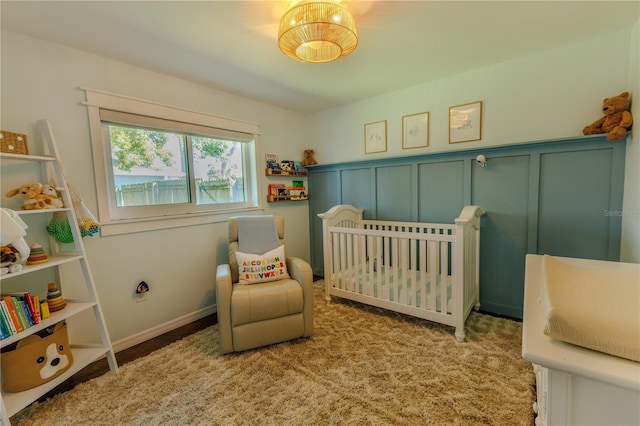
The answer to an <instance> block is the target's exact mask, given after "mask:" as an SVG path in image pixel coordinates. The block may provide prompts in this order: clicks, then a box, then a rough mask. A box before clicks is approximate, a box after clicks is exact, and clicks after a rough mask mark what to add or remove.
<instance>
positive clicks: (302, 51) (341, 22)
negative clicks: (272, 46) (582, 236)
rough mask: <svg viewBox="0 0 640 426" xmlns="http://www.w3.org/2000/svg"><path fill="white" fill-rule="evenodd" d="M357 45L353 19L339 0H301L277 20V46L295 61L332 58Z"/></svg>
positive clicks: (316, 61) (337, 57)
mask: <svg viewBox="0 0 640 426" xmlns="http://www.w3.org/2000/svg"><path fill="white" fill-rule="evenodd" d="M357 45H358V29H357V28H356V21H355V19H353V15H351V13H349V10H348V9H347V7H346V6H345V5H343V4H341V3H340V0H302V1H301V2H299V3H297V4H294V5H293V6H292V7H290V8H289V10H288V11H287V13H285V14H284V16H283V17H282V19H281V20H280V29H279V30H278V46H279V47H280V50H282V52H283V53H284V54H285V55H287V56H289V57H291V58H293V59H297V60H299V61H303V62H313V63H321V62H331V61H335V60H337V59H340V58H342V57H344V56H347V55H348V54H350V53H351V52H353V51H354V50H355V48H356V46H357Z"/></svg>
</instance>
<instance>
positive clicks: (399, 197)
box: [375, 164, 416, 221]
mask: <svg viewBox="0 0 640 426" xmlns="http://www.w3.org/2000/svg"><path fill="white" fill-rule="evenodd" d="M411 169H412V167H411V165H410V164H403V165H392V166H378V167H376V169H375V170H376V179H375V183H376V190H375V196H376V219H377V220H398V221H410V220H411V217H412V212H413V204H414V201H415V199H416V194H415V190H414V189H413V188H412V186H413V185H412V179H411Z"/></svg>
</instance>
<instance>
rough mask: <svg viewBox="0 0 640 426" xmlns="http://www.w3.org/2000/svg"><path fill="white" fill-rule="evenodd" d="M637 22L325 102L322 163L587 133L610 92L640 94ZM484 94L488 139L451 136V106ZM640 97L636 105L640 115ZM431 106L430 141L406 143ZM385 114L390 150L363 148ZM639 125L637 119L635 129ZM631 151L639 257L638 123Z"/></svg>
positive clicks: (630, 229) (632, 257)
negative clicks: (407, 121)
mask: <svg viewBox="0 0 640 426" xmlns="http://www.w3.org/2000/svg"><path fill="white" fill-rule="evenodd" d="M638 39H639V37H638V24H636V25H635V27H634V28H633V29H632V30H623V31H620V32H618V33H615V34H610V35H607V36H604V37H600V38H596V39H593V40H588V41H584V42H581V43H576V44H574V45H571V46H567V47H561V48H557V49H554V50H550V51H547V52H543V53H540V54H536V55H531V56H526V57H522V58H520V59H516V60H512V61H508V62H503V63H499V64H495V65H492V66H489V67H485V68H482V69H477V70H473V71H469V72H467V73H464V74H459V75H454V76H451V77H449V78H446V79H442V80H439V81H434V82H429V83H425V84H422V85H419V86H415V87H412V88H408V89H404V90H399V91H396V92H393V93H386V94H382V95H379V96H375V97H372V98H369V99H365V100H362V101H360V102H355V103H352V104H348V105H344V106H340V107H336V108H332V109H327V110H325V111H322V112H319V113H317V114H314V115H312V116H309V117H308V120H309V127H310V128H311V131H310V132H309V134H310V135H312V137H314V138H315V139H314V140H313V142H312V143H311V147H312V148H315V151H316V159H317V160H318V161H319V162H320V163H339V162H344V161H357V160H373V159H376V158H381V157H386V156H407V155H416V154H428V153H436V152H443V151H451V150H460V149H470V148H474V149H475V148H478V147H479V146H495V145H505V144H513V143H521V142H533V141H543V140H548V139H558V138H565V137H572V136H578V135H582V128H583V127H584V126H585V125H587V124H591V123H592V122H593V121H595V120H597V119H598V118H600V117H601V115H602V114H601V112H600V107H601V105H602V101H603V99H604V98H606V97H608V96H612V95H616V94H618V93H620V92H623V91H632V92H634V93H636V94H638V95H640V87H639V82H638V75H639V73H638V68H639V66H638V49H639V48H638ZM479 100H481V101H483V128H482V140H481V141H475V142H466V143H458V144H451V145H450V144H449V143H448V111H449V107H450V106H453V105H459V104H464V103H469V102H475V101H479ZM639 105H640V102H636V103H635V104H634V107H633V112H634V115H635V117H636V121H638V120H639V118H638V117H640V111H639V108H640V107H639ZM424 111H428V112H429V113H430V122H431V123H430V142H429V147H427V148H414V149H410V150H403V149H402V116H404V115H408V114H414V113H419V112H424ZM380 120H387V132H388V150H387V152H386V153H381V154H367V155H365V154H364V130H363V126H364V124H365V123H371V122H376V121H380ZM637 128H638V125H637V124H636V129H637ZM633 133H634V136H635V138H633V137H632V138H630V140H629V145H628V151H627V162H626V163H627V164H626V168H625V170H626V178H625V179H626V182H625V199H624V209H625V211H627V210H628V211H629V212H630V214H629V215H627V216H625V217H624V218H623V241H622V247H621V251H622V256H623V259H625V260H626V261H631V262H640V253H639V252H640V248H639V247H640V229H639V228H640V226H639V225H638V221H639V220H640V218H639V217H638V203H639V202H638V197H639V195H638V194H639V193H640V179H639V178H638V169H639V168H640V155H639V148H638V137H637V134H638V130H635V131H634V132H633Z"/></svg>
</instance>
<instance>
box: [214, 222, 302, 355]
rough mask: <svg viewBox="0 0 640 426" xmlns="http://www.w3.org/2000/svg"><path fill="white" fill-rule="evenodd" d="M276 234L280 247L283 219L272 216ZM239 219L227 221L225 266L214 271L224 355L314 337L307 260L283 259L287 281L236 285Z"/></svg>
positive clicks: (282, 242) (219, 327)
mask: <svg viewBox="0 0 640 426" xmlns="http://www.w3.org/2000/svg"><path fill="white" fill-rule="evenodd" d="M274 219H275V222H276V230H277V233H278V238H279V239H280V242H281V244H284V218H282V217H280V216H276V217H275V218H274ZM237 251H238V221H237V219H235V218H231V219H230V220H229V264H223V265H218V269H217V271H216V283H215V289H216V303H217V307H218V330H219V335H220V349H221V352H222V353H223V354H226V353H229V352H234V351H235V352H237V351H244V350H247V349H253V348H257V347H260V346H266V345H270V344H274V343H280V342H284V341H287V340H292V339H296V338H298V337H309V336H312V335H313V304H312V300H313V273H312V271H311V267H310V266H309V264H308V263H307V262H305V261H304V260H302V259H300V258H295V257H287V258H286V266H287V271H288V273H289V276H290V278H285V279H280V280H276V281H269V282H260V283H255V284H239V283H238V281H239V279H238V263H237V260H236V255H235V253H236V252H237Z"/></svg>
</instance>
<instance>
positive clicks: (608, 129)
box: [582, 92, 633, 142]
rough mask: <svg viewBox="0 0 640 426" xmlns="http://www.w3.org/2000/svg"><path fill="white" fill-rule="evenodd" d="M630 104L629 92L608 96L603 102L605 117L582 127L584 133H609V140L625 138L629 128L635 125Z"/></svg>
mask: <svg viewBox="0 0 640 426" xmlns="http://www.w3.org/2000/svg"><path fill="white" fill-rule="evenodd" d="M629 105H630V101H629V92H623V93H620V94H619V95H618V96H612V97H610V98H606V99H605V100H604V101H603V103H602V113H603V114H604V117H600V118H599V119H598V120H596V121H594V122H593V123H591V124H590V125H588V126H586V127H585V128H584V129H582V133H583V134H585V135H597V134H600V133H607V140H608V141H612V142H613V141H617V140H620V139H622V138H624V137H625V135H626V134H627V129H630V128H631V126H632V125H633V116H632V115H631V112H629Z"/></svg>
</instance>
